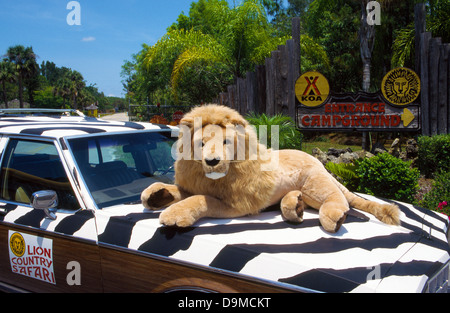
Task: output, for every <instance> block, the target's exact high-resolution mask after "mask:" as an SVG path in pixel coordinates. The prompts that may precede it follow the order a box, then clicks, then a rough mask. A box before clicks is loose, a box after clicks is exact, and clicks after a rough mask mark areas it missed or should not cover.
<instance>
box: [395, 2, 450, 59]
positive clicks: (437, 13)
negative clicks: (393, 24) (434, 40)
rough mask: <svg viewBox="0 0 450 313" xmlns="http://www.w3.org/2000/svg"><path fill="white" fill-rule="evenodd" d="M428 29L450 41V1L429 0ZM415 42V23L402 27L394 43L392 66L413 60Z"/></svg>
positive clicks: (443, 40) (444, 40)
mask: <svg viewBox="0 0 450 313" xmlns="http://www.w3.org/2000/svg"><path fill="white" fill-rule="evenodd" d="M427 8H428V12H427V16H426V30H427V31H429V32H431V33H432V34H433V37H441V38H442V42H450V2H449V1H448V0H436V1H428V2H427ZM414 44H415V30H414V23H411V24H410V25H408V26H407V27H405V28H403V29H401V30H400V31H399V32H398V34H397V37H396V38H395V40H394V44H393V47H392V49H393V55H392V66H393V67H397V66H404V65H405V63H407V61H412V60H413V55H414Z"/></svg>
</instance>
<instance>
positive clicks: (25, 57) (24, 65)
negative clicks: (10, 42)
mask: <svg viewBox="0 0 450 313" xmlns="http://www.w3.org/2000/svg"><path fill="white" fill-rule="evenodd" d="M6 56H7V58H8V60H9V61H10V62H11V63H13V65H14V67H15V72H16V78H17V82H18V83H19V101H20V107H21V108H23V81H24V79H25V78H27V77H29V76H31V75H32V74H33V73H36V71H37V63H36V54H35V53H34V52H33V48H32V47H27V48H25V47H24V46H22V45H17V46H13V47H9V48H8V50H7V52H6Z"/></svg>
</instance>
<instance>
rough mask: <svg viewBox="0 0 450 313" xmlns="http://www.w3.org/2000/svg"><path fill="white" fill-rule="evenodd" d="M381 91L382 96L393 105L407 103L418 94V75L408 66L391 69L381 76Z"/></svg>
mask: <svg viewBox="0 0 450 313" xmlns="http://www.w3.org/2000/svg"><path fill="white" fill-rule="evenodd" d="M381 91H382V92H383V96H384V98H385V99H386V100H387V101H389V102H390V103H392V104H395V105H408V104H410V103H412V102H414V101H415V100H416V99H417V98H418V97H419V94H420V79H419V76H417V74H416V73H415V72H414V71H413V70H410V69H409V68H405V67H399V68H396V69H393V70H392V71H390V72H389V73H387V74H386V76H385V77H384V78H383V82H382V83H381Z"/></svg>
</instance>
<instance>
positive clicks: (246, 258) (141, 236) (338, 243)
mask: <svg viewBox="0 0 450 313" xmlns="http://www.w3.org/2000/svg"><path fill="white" fill-rule="evenodd" d="M361 196H363V197H364V198H367V199H370V200H374V201H378V202H381V203H383V202H385V200H381V199H378V198H375V197H371V196H367V195H361ZM390 202H392V201H390ZM395 203H396V204H397V205H398V206H399V207H400V209H401V211H402V213H401V226H390V225H386V224H383V223H381V222H380V221H378V220H377V219H376V218H374V217H373V216H371V215H369V214H366V213H362V212H360V211H357V210H354V209H351V210H350V213H349V215H348V217H347V219H346V221H345V223H344V224H343V225H342V227H341V229H340V230H339V232H337V233H336V234H330V233H327V232H325V231H324V230H323V228H322V227H321V226H320V222H319V216H318V212H317V211H315V210H309V209H308V210H306V211H305V214H304V222H303V223H302V224H298V225H297V224H291V223H287V222H285V221H284V220H283V218H282V217H281V214H280V211H279V210H276V209H274V210H270V209H269V210H267V211H265V212H263V213H261V214H260V215H257V216H250V217H243V218H236V219H202V220H200V221H198V222H197V223H196V224H195V225H194V226H192V227H188V228H177V227H165V226H161V225H160V224H159V221H158V218H159V214H160V212H159V211H156V212H153V211H148V210H145V209H143V207H142V205H122V206H115V207H110V208H106V209H103V210H101V211H97V212H96V223H97V229H98V232H99V236H98V241H99V242H100V243H103V244H107V245H114V246H120V247H125V248H128V249H132V250H138V251H140V252H147V253H151V254H157V255H160V256H164V257H168V258H171V259H175V260H182V261H185V262H189V263H193V264H196V265H201V266H209V267H213V268H217V269H220V270H225V271H229V272H233V273H239V274H241V275H244V276H250V277H254V278H259V279H261V280H264V281H270V282H275V283H276V284H280V285H282V286H284V287H287V288H293V289H295V288H307V289H310V290H314V291H320V292H377V291H378V292H389V291H394V292H420V291H422V290H423V288H424V287H425V285H426V281H427V280H428V278H429V277H431V276H432V275H433V274H434V273H435V272H436V271H437V270H438V269H439V268H440V267H442V265H443V264H445V263H446V262H448V260H449V245H448V240H447V237H446V232H447V231H448V225H449V222H448V219H447V218H446V217H445V216H442V215H440V214H437V213H435V212H432V211H429V210H425V209H423V208H420V207H416V206H413V205H410V204H405V203H399V202H395ZM299 290H300V289H299Z"/></svg>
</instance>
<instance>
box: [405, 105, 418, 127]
mask: <svg viewBox="0 0 450 313" xmlns="http://www.w3.org/2000/svg"><path fill="white" fill-rule="evenodd" d="M415 118H416V117H415V116H414V114H413V113H412V112H411V111H410V110H408V109H404V110H403V114H402V121H403V126H405V127H408V125H409V124H411V122H412V121H414V119H415Z"/></svg>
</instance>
